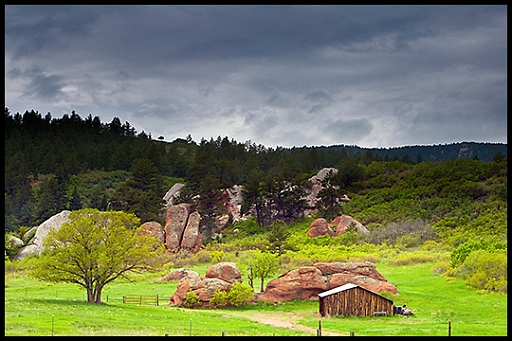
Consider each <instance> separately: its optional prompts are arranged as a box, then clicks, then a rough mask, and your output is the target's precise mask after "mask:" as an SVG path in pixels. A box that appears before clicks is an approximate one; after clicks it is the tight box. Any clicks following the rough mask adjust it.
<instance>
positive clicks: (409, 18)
mask: <svg viewBox="0 0 512 341" xmlns="http://www.w3.org/2000/svg"><path fill="white" fill-rule="evenodd" d="M5 19H6V20H5V59H6V62H5V70H6V76H5V77H6V80H5V84H6V91H5V94H6V106H8V107H9V108H10V109H11V111H13V112H16V111H24V110H26V109H30V108H31V107H33V108H35V109H36V110H39V111H41V112H47V111H51V112H52V114H53V116H54V117H56V116H59V115H61V114H62V113H69V112H70V111H71V110H77V112H78V110H79V109H80V110H83V111H84V113H83V116H86V115H87V114H89V113H92V114H93V115H98V116H100V118H101V119H102V120H104V121H110V120H111V119H112V117H113V116H118V117H120V119H121V121H129V122H130V124H131V125H132V126H134V127H135V128H136V129H137V130H138V131H142V130H144V131H146V132H153V134H152V135H153V136H158V135H164V136H165V137H166V138H167V139H169V140H173V139H174V138H176V137H185V136H186V135H188V134H189V133H190V134H191V135H192V136H193V137H194V138H195V139H196V140H200V139H201V137H205V138H207V139H209V138H210V137H214V138H215V137H217V136H219V135H220V136H229V137H230V138H234V139H236V140H238V141H245V140H252V141H255V142H257V143H261V144H263V145H266V146H277V145H280V146H288V147H291V146H294V145H297V146H302V145H321V144H323V145H331V144H357V145H361V146H374V147H388V146H391V147H392V146H399V145H407V144H437V143H448V142H456V141H461V140H482V141H490V142H506V112H507V96H506V93H507V72H506V71H507V7H506V6H339V5H337V6H300V5H297V6H254V5H248V6H231V5H222V6H206V5H200V6H184V5H180V6H178V5H177V6H168V5H165V6H140V5H137V6H69V5H68V6H29V5H24V6H6V7H5ZM27 98H29V99H30V104H29V103H27V102H26V101H27ZM29 106H30V107H29ZM339 130H343V132H344V133H343V134H338V133H337V131H339Z"/></svg>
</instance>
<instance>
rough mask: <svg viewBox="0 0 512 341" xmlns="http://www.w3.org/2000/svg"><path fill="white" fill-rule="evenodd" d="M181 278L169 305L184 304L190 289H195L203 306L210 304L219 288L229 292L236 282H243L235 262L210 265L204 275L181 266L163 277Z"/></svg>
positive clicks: (170, 278)
mask: <svg viewBox="0 0 512 341" xmlns="http://www.w3.org/2000/svg"><path fill="white" fill-rule="evenodd" d="M173 280H179V282H178V287H177V288H176V291H175V292H174V294H173V295H172V296H171V299H170V301H169V305H177V306H183V303H184V302H185V300H186V298H187V293H188V292H189V291H194V292H195V293H196V294H197V297H198V299H199V300H200V301H201V302H202V306H209V302H210V300H211V298H212V297H213V294H214V293H215V291H217V290H221V291H226V292H228V291H229V290H230V289H231V286H232V285H233V283H235V282H240V283H241V282H242V274H241V272H240V270H239V269H238V267H237V266H236V264H235V263H233V262H221V263H217V264H214V265H212V266H210V267H209V268H208V269H207V270H206V274H205V276H204V277H202V276H200V275H199V274H198V273H197V272H195V271H192V270H189V269H186V268H181V269H178V270H176V271H174V272H173V273H171V274H169V275H167V276H165V277H163V278H161V279H160V280H159V281H161V282H168V281H173Z"/></svg>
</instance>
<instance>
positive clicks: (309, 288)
mask: <svg viewBox="0 0 512 341" xmlns="http://www.w3.org/2000/svg"><path fill="white" fill-rule="evenodd" d="M325 290H327V282H326V279H325V278H324V277H323V276H322V272H321V271H320V270H318V269H317V268H315V267H314V266H307V267H303V268H299V269H296V270H291V271H289V272H287V273H286V274H285V275H283V276H281V277H278V278H276V279H273V280H271V281H270V282H268V284H267V288H266V289H265V291H264V292H262V293H259V294H257V296H256V300H258V301H271V302H276V301H290V300H293V299H296V298H298V299H302V300H307V299H310V298H312V297H316V296H317V295H318V294H319V293H321V292H322V291H325Z"/></svg>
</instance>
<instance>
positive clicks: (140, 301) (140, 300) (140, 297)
mask: <svg viewBox="0 0 512 341" xmlns="http://www.w3.org/2000/svg"><path fill="white" fill-rule="evenodd" d="M139 305H142V295H140V296H139Z"/></svg>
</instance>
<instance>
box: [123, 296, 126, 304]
mask: <svg viewBox="0 0 512 341" xmlns="http://www.w3.org/2000/svg"><path fill="white" fill-rule="evenodd" d="M124 297H125V296H124V295H123V303H126V300H125V298H124Z"/></svg>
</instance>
